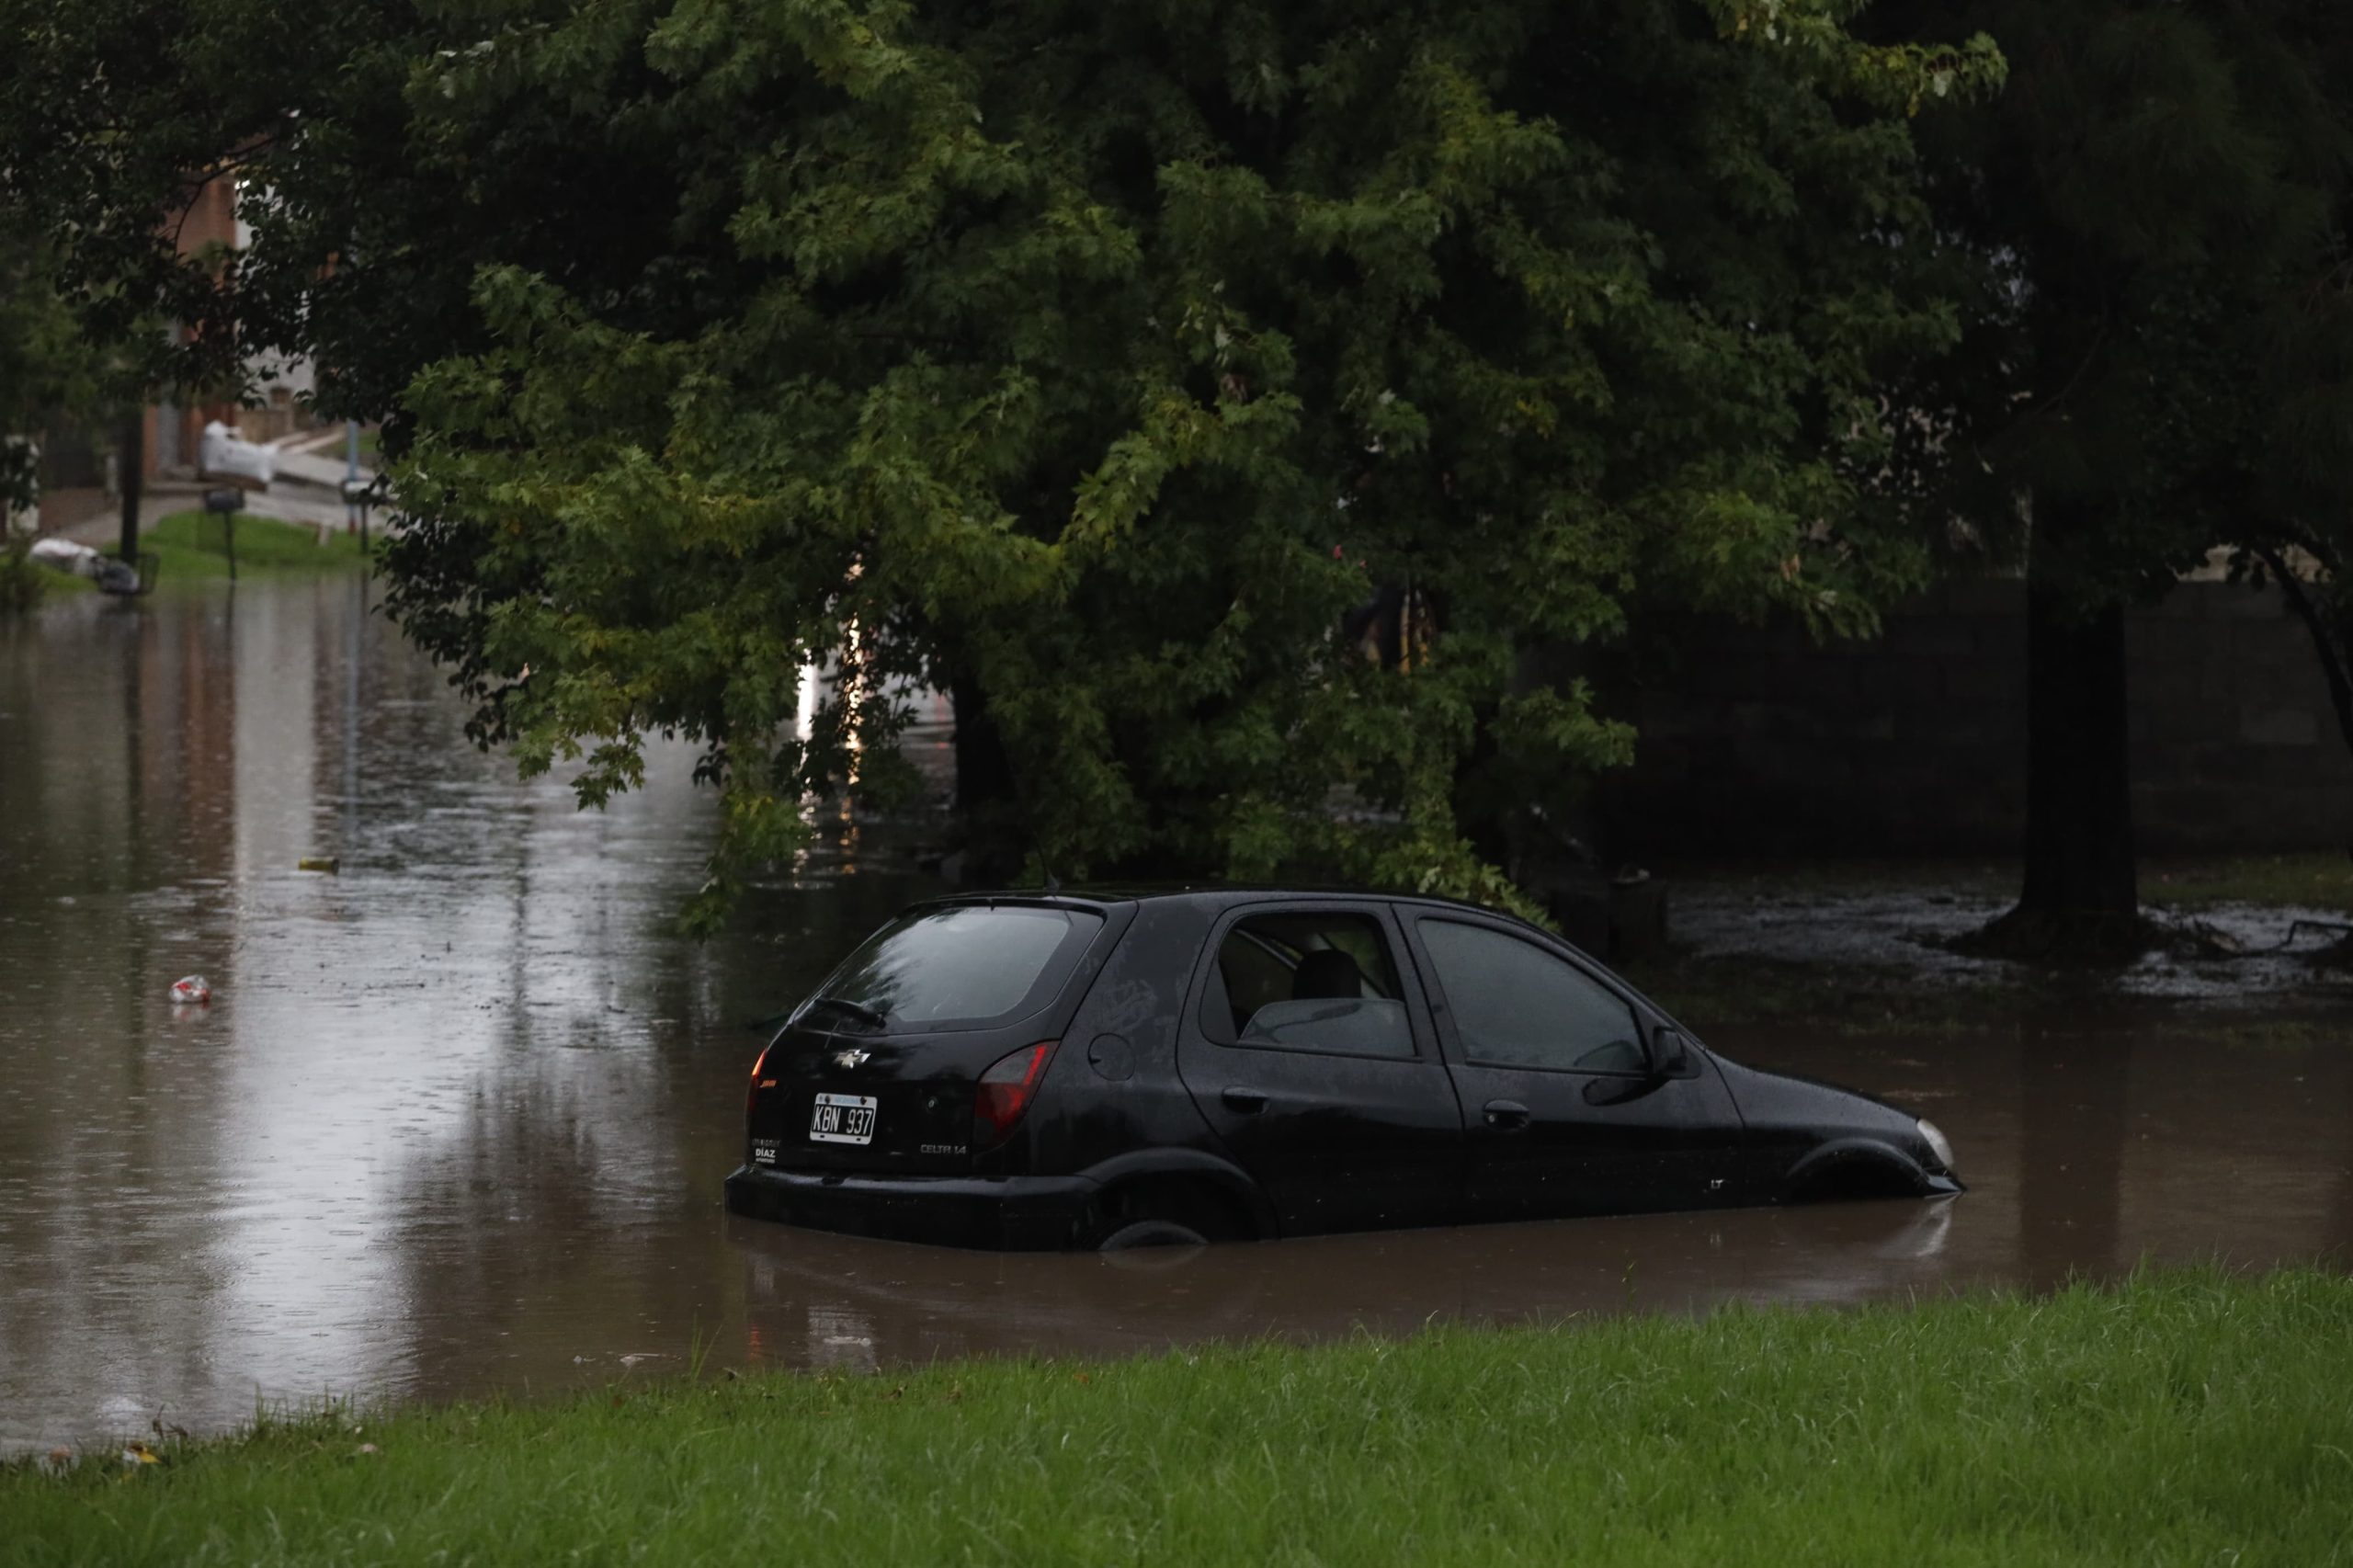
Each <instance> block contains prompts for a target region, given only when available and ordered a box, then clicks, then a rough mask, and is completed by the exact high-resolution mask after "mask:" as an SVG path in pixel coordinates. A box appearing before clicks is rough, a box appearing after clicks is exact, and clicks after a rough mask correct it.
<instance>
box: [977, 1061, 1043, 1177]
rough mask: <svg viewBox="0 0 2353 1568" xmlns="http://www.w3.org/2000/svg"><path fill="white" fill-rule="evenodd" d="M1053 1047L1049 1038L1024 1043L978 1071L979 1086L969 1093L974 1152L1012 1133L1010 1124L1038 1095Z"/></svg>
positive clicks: (1017, 1119) (1017, 1118) (1018, 1118)
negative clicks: (1032, 1042)
mask: <svg viewBox="0 0 2353 1568" xmlns="http://www.w3.org/2000/svg"><path fill="white" fill-rule="evenodd" d="M1053 1051H1054V1042H1053V1041H1052V1040H1040V1041H1039V1042H1038V1043H1037V1044H1036V1045H1025V1046H1023V1047H1022V1048H1021V1049H1020V1050H1018V1051H1015V1052H1014V1053H1013V1054H1012V1055H1010V1056H1006V1057H1001V1058H999V1059H998V1061H997V1063H996V1065H995V1066H994V1067H991V1068H990V1069H989V1070H988V1071H987V1072H985V1073H983V1074H981V1082H980V1087H979V1088H978V1090H976V1091H975V1092H974V1094H973V1096H972V1152H973V1153H976V1154H977V1153H980V1152H981V1151H982V1150H983V1149H994V1148H995V1147H996V1146H997V1145H998V1144H999V1143H1002V1142H1005V1141H1006V1138H1007V1137H1009V1136H1010V1135H1011V1134H1012V1131H1013V1124H1014V1123H1015V1122H1017V1121H1019V1120H1020V1119H1021V1113H1022V1112H1023V1111H1026V1110H1028V1109H1029V1102H1030V1101H1031V1100H1033V1099H1036V1098H1037V1097H1038V1083H1039V1080H1040V1079H1041V1078H1043V1077H1045V1075H1046V1058H1048V1057H1049V1056H1051V1055H1052V1054H1053Z"/></svg>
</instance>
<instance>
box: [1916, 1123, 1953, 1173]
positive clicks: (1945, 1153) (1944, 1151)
mask: <svg viewBox="0 0 2353 1568" xmlns="http://www.w3.org/2000/svg"><path fill="white" fill-rule="evenodd" d="M1919 1126H1920V1136H1921V1137H1922V1138H1925V1139H1927V1143H1928V1153H1931V1154H1934V1155H1935V1156H1936V1157H1937V1168H1938V1170H1940V1171H1943V1172H1944V1173H1945V1174H1947V1175H1948V1176H1949V1175H1950V1174H1951V1173H1952V1145H1951V1144H1950V1143H1949V1142H1946V1139H1945V1135H1944V1133H1943V1132H1942V1131H1938V1127H1937V1124H1936V1123H1935V1122H1933V1121H1928V1120H1925V1119H1924V1120H1923V1121H1921V1122H1920V1124H1919Z"/></svg>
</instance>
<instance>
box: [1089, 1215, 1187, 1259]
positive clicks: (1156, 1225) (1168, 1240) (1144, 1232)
mask: <svg viewBox="0 0 2353 1568" xmlns="http://www.w3.org/2000/svg"><path fill="white" fill-rule="evenodd" d="M1208 1244H1209V1238H1208V1237H1207V1236H1205V1235H1203V1234H1201V1233H1200V1232H1199V1231H1197V1230H1195V1229H1193V1227H1192V1226H1190V1225H1187V1224H1182V1223H1179V1222H1178V1221H1175V1220H1131V1221H1128V1222H1127V1223H1126V1224H1124V1225H1121V1226H1120V1227H1119V1228H1118V1229H1117V1230H1114V1231H1113V1232H1111V1233H1109V1234H1108V1235H1107V1236H1105V1237H1104V1238H1103V1239H1102V1240H1101V1241H1099V1242H1097V1243H1096V1244H1095V1250H1096V1251H1097V1252H1131V1251H1134V1250H1135V1249H1136V1248H1139V1247H1197V1246H1207V1245H1208Z"/></svg>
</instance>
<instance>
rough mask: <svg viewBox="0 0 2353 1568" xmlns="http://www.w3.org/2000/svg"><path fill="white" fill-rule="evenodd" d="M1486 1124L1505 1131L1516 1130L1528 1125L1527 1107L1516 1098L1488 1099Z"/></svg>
mask: <svg viewBox="0 0 2353 1568" xmlns="http://www.w3.org/2000/svg"><path fill="white" fill-rule="evenodd" d="M1487 1125H1488V1126H1490V1127H1494V1128H1498V1129H1500V1130H1502V1131H1506V1132H1517V1131H1519V1130H1520V1129H1521V1128H1523V1127H1525V1126H1527V1125H1528V1108H1527V1107H1526V1106H1524V1105H1522V1104H1520V1103H1519V1102H1518V1100H1489V1101H1488V1102H1487Z"/></svg>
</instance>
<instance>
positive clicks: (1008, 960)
mask: <svg viewBox="0 0 2353 1568" xmlns="http://www.w3.org/2000/svg"><path fill="white" fill-rule="evenodd" d="M1102 928H1103V916H1102V915H1098V914H1097V913H1096V912H1095V911H1093V910H1089V909H1053V908H1046V907H1042V906H1040V905H1036V904H1015V903H997V904H957V905H954V906H952V907H949V908H947V909H927V910H920V911H917V912H915V913H914V914H911V915H901V916H899V918H898V919H896V920H893V921H892V923H891V924H890V925H888V926H884V927H882V929H881V930H880V931H877V932H876V933H875V934H874V935H873V936H871V937H868V938H867V939H866V943H865V945H864V946H863V947H861V948H859V949H858V951H856V952H854V953H852V954H851V955H850V956H849V959H848V960H847V962H845V963H844V964H843V965H842V967H841V968H839V969H837V970H835V971H834V973H833V977H832V978H831V979H829V980H827V981H826V982H825V983H824V986H823V987H821V988H820V989H819V991H818V993H817V995H816V997H815V998H813V1005H815V1004H817V1003H822V1002H825V1001H831V1002H834V1003H836V1004H842V1005H844V1006H843V1007H842V1009H841V1010H843V1011H856V1012H862V1013H865V1014H868V1015H870V1016H879V1017H881V1019H882V1020H883V1023H884V1027H885V1028H910V1027H912V1028H941V1027H954V1026H966V1027H973V1028H979V1027H984V1026H987V1025H990V1024H999V1023H1011V1022H1013V1021H1014V1020H1015V1019H1017V1018H1021V1017H1027V1016H1028V1015H1029V1014H1030V1013H1033V1012H1036V1011H1037V1010H1038V1009H1039V1008H1040V1007H1042V1006H1045V1005H1046V1003H1047V1002H1048V1001H1050V1000H1051V998H1052V997H1053V995H1054V994H1055V993H1056V992H1057V991H1059V990H1061V989H1062V986H1063V983H1064V982H1065V981H1067V980H1068V979H1069V978H1070V974H1071V971H1072V970H1073V969H1074V968H1075V967H1076V965H1077V963H1078V960H1079V955H1081V954H1082V953H1084V952H1085V951H1086V946H1087V944H1088V943H1089V942H1091V941H1092V940H1094V938H1095V935H1096V933H1097V932H1098V931H1100V930H1101V929H1102Z"/></svg>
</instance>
